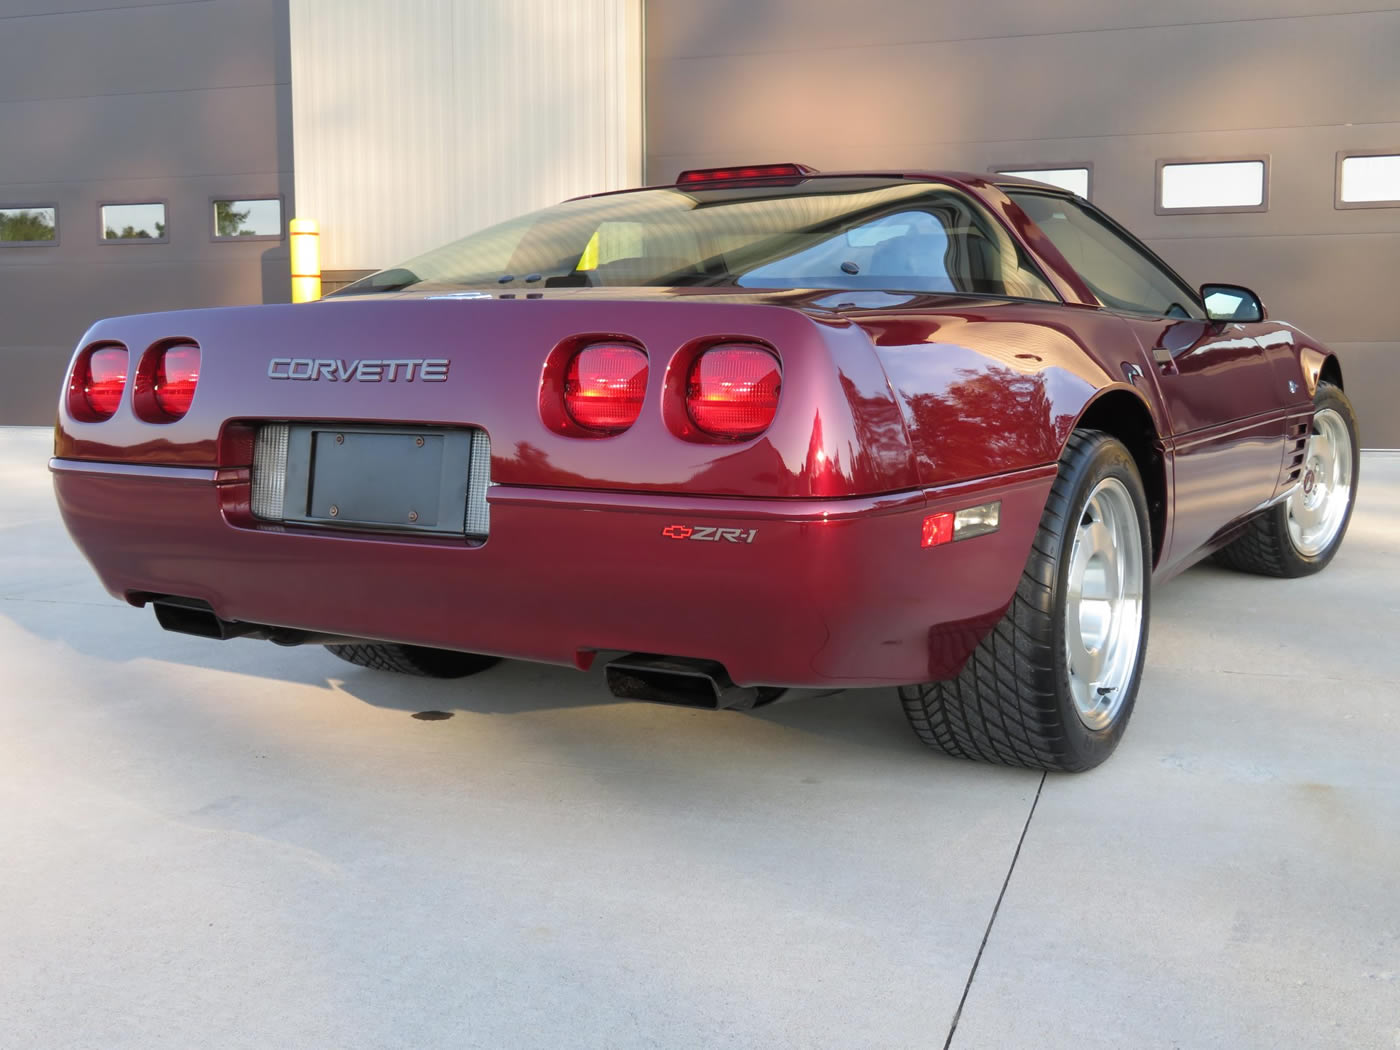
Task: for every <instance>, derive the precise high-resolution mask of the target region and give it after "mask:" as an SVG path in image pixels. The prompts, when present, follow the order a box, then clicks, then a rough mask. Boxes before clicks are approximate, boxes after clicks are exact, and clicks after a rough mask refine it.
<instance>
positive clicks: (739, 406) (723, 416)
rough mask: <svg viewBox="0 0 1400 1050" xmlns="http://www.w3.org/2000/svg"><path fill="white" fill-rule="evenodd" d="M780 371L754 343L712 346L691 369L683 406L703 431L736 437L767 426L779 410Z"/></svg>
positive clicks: (777, 365)
mask: <svg viewBox="0 0 1400 1050" xmlns="http://www.w3.org/2000/svg"><path fill="white" fill-rule="evenodd" d="M781 389H782V369H781V366H780V365H779V364H778V359H777V358H776V357H774V356H773V355H772V354H771V353H769V352H768V351H767V350H763V349H761V348H759V347H756V346H730V345H725V346H714V347H711V348H710V349H709V350H706V351H705V352H704V353H703V354H701V355H700V356H699V357H698V358H696V359H695V363H694V364H693V365H691V367H690V379H689V381H688V382H687V383H686V393H685V407H686V411H688V412H689V413H690V420H691V422H692V423H694V424H695V425H696V426H697V427H699V428H700V429H701V430H703V431H704V432H705V433H707V434H713V435H715V436H716V437H723V438H730V439H733V440H740V439H743V438H751V437H755V436H756V435H758V434H761V433H763V431H765V430H767V429H768V425H769V424H770V423H772V422H773V416H774V414H776V413H777V411H778V392H779V390H781Z"/></svg>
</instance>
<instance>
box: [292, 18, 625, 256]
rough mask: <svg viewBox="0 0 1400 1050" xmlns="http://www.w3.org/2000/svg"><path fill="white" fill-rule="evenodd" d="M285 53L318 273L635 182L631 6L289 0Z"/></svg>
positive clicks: (300, 181) (411, 251) (303, 201)
mask: <svg viewBox="0 0 1400 1050" xmlns="http://www.w3.org/2000/svg"><path fill="white" fill-rule="evenodd" d="M291 49H292V83H293V112H294V124H295V127H296V151H297V157H296V182H297V200H298V201H299V204H300V208H301V214H302V215H303V216H304V217H307V218H312V219H315V220H316V221H317V222H318V223H319V225H320V230H321V265H322V268H323V269H324V270H326V271H331V272H333V273H334V272H337V271H356V270H365V269H380V268H383V267H387V266H392V265H394V264H395V263H398V262H403V261H406V260H407V259H410V258H412V257H413V256H414V255H417V254H420V253H421V252H424V251H427V250H429V249H431V248H435V247H438V246H439V245H441V244H444V243H446V242H448V241H451V240H453V239H455V238H457V237H461V236H463V235H465V234H467V233H471V232H472V231H474V230H477V229H480V228H481V227H483V226H488V225H490V224H492V223H494V222H499V221H501V220H504V219H508V218H511V217H513V216H515V215H519V214H521V213H522V212H526V211H530V210H533V209H535V208H541V207H544V206H546V205H549V204H554V203H556V202H557V201H559V200H561V199H563V198H566V197H570V196H576V195H578V194H582V193H594V192H597V191H599V190H608V189H620V188H623V187H625V186H630V185H636V184H637V183H638V182H639V181H640V179H641V161H642V150H641V135H642V108H641V106H642V97H641V90H642V85H641V3H640V0H528V2H522V0H472V2H471V3H461V2H458V0H398V2H395V3H392V4H391V3H384V2H382V0H337V2H336V3H334V4H330V3H326V2H325V0H291ZM351 56H353V57H351Z"/></svg>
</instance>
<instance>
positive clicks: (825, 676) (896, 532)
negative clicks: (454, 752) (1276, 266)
mask: <svg viewBox="0 0 1400 1050" xmlns="http://www.w3.org/2000/svg"><path fill="white" fill-rule="evenodd" d="M50 466H51V469H52V470H53V473H54V485H55V490H56V493H57V496H58V503H59V507H60V509H61V511H62V513H63V517H64V520H65V522H66V523H67V526H68V529H69V531H70V533H71V534H72V536H73V539H74V540H75V542H76V543H77V544H78V546H79V548H80V549H81V550H82V551H83V553H84V554H85V555H86V556H87V558H88V560H89V561H91V563H92V564H93V567H94V568H95V569H96V570H97V572H98V574H99V576H100V577H101V579H102V582H103V584H104V585H105V586H106V588H107V589H108V591H110V592H111V593H112V594H113V595H115V596H117V597H119V598H123V599H125V600H127V601H131V602H133V603H136V604H140V603H143V602H145V601H147V600H149V599H150V598H151V597H153V596H161V595H174V596H179V597H182V598H195V599H200V600H202V601H205V602H207V603H208V604H209V606H210V607H211V608H212V609H213V611H214V612H215V613H216V614H217V615H218V616H219V617H221V618H223V619H225V620H236V621H247V622H251V623H259V624H272V625H276V626H280V627H288V628H295V629H300V630H306V631H312V632H317V633H323V634H336V635H347V636H353V637H362V638H370V639H379V640H384V641H397V642H406V643H411V644H416V645H427V646H437V647H442V648H453V649H463V650H468V651H472V652H480V653H490V654H495V655H500V656H506V657H513V658H518V659H526V660H539V661H544V662H549V663H560V664H579V665H580V666H587V663H588V661H589V659H590V654H591V653H592V652H594V651H599V650H602V651H616V650H622V651H635V652H649V653H659V654H665V655H668V656H683V657H696V658H703V659H708V660H715V661H718V662H719V663H721V664H723V665H724V667H725V668H726V669H727V670H728V672H729V674H730V676H731V677H732V678H733V680H734V681H735V682H736V683H738V684H740V685H779V686H861V685H890V684H898V683H911V682H919V681H926V680H929V679H932V678H940V677H947V676H949V675H951V674H955V673H956V672H957V670H958V668H959V667H960V666H961V665H962V663H963V662H964V660H965V659H966V656H967V655H968V653H969V652H970V651H971V648H972V647H973V646H975V644H976V643H977V641H978V640H979V639H980V638H981V637H982V636H983V635H984V634H985V632H986V631H987V630H988V629H989V628H990V626H991V625H992V624H993V623H995V622H996V620H997V618H998V617H999V616H1000V615H1001V613H1002V612H1003V611H1004V610H1005V608H1006V607H1007V605H1008V604H1009V602H1010V601H1011V598H1012V596H1013V594H1014V592H1015V588H1016V585H1017V582H1018V580H1019V578H1020V574H1021V570H1022V568H1023V566H1024V565H1025V559H1026V554H1027V552H1028V551H1029V549H1030V543H1031V540H1032V538H1033V536H1034V533H1035V529H1036V526H1037V524H1038V523H1039V520H1040V515H1041V511H1042V510H1043V508H1044V506H1045V501H1046V498H1047V496H1048V493H1049V489H1050V485H1051V484H1052V482H1053V480H1054V474H1055V471H1054V467H1053V466H1049V467H1042V468H1036V469H1033V470H1028V471H1021V472H1018V473H1016V474H1011V475H1005V476H1001V477H996V478H989V479H983V480H980V481H976V482H967V483H962V484H959V485H955V486H948V487H944V488H939V489H933V490H928V491H914V492H903V493H895V494H891V495H888V496H879V497H869V498H860V499H842V500H788V499H784V500H745V499H728V498H709V497H692V496H672V495H656V494H629V493H600V492H582V491H578V490H562V489H543V488H526V487H519V486H505V485H498V486H495V487H493V488H492V489H491V494H490V507H491V533H490V537H489V539H488V540H487V541H486V542H485V543H483V544H480V545H475V546H473V545H469V544H468V543H467V542H466V541H455V540H441V539H423V538H420V537H412V536H390V535H384V534H374V535H370V534H356V533H348V532H345V531H332V530H327V529H314V528H305V529H294V528H290V527H284V526H275V525H267V524H259V523H257V522H256V521H255V520H254V519H252V517H251V516H250V515H249V514H248V511H247V500H248V495H247V493H248V478H247V472H246V470H214V469H192V468H174V467H153V466H145V465H140V466H135V465H124V464H111V463H94V462H88V461H79V460H61V459H55V460H53V461H52V462H51V464H50ZM992 500H1000V501H1001V503H1002V510H1001V525H1000V528H999V530H998V531H997V532H995V533H992V534H989V535H984V536H979V537H976V538H973V539H968V540H965V541H959V542H954V543H949V544H946V545H943V546H938V547H933V548H923V547H922V546H921V545H920V538H921V526H922V522H923V518H924V517H925V515H928V514H932V513H935V512H937V511H942V510H956V509H958V508H960V507H967V506H972V505H975V504H980V503H985V502H990V501H992Z"/></svg>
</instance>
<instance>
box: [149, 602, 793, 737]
mask: <svg viewBox="0 0 1400 1050" xmlns="http://www.w3.org/2000/svg"><path fill="white" fill-rule="evenodd" d="M151 607H152V608H153V609H154V610H155V614H156V621H157V622H158V623H159V624H160V625H161V626H162V627H163V628H165V629H166V630H167V631H174V632H176V633H178V634H192V635H195V636H197V637H200V638H214V639H218V640H220V641H227V640H228V639H230V638H262V639H266V640H267V641H270V642H276V643H277V644H278V645H338V644H342V645H343V644H346V643H352V642H357V641H362V639H357V638H347V637H343V636H341V635H330V634H317V633H315V632H313V631H303V630H298V629H296V628H292V627H274V626H271V625H268V624H257V623H245V622H243V621H241V620H225V619H222V618H220V617H219V616H218V615H217V614H215V612H214V610H213V609H212V608H211V607H210V606H209V603H208V602H206V601H202V600H201V599H198V598H182V597H178V596H176V595H162V596H160V597H155V598H153V599H152V600H151ZM605 670H606V673H607V681H608V689H609V691H611V692H612V694H613V696H616V697H618V698H619V699H622V700H650V701H651V702H653V703H658V704H674V705H676V706H679V707H698V708H702V709H705V710H710V711H721V710H725V709H729V710H736V711H746V710H749V709H750V708H754V707H758V706H760V705H762V704H767V703H771V702H772V701H774V700H776V699H778V697H780V696H781V695H782V694H783V692H784V690H782V689H776V688H772V687H769V686H738V685H735V684H734V682H733V681H732V680H731V679H730V677H729V673H728V672H727V671H725V669H724V666H723V665H722V664H719V663H716V662H715V661H714V660H697V659H691V658H689V657H677V656H655V655H652V654H650V653H630V654H629V655H627V656H620V657H618V658H617V659H615V660H612V661H611V662H609V663H608V665H607V667H606V669H605Z"/></svg>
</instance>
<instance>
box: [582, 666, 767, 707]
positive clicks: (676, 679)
mask: <svg viewBox="0 0 1400 1050" xmlns="http://www.w3.org/2000/svg"><path fill="white" fill-rule="evenodd" d="M606 671H607V678H608V689H609V690H610V691H611V692H612V695H613V696H616V697H618V698H620V699H623V700H648V701H651V702H652V703H657V704H673V705H675V706H678V707H698V708H702V709H704V710H708V711H720V710H725V709H730V710H746V709H748V708H751V707H755V706H757V705H758V704H764V703H768V702H769V701H770V700H775V699H777V697H778V696H779V695H781V694H782V692H783V691H782V690H781V689H768V688H764V687H761V686H753V687H743V686H737V685H735V684H734V682H733V681H732V680H731V679H730V677H729V673H728V672H727V671H726V670H725V669H724V666H723V665H722V664H719V663H716V662H715V661H714V660H696V659H690V658H688V657H680V656H656V655H653V654H651V653H631V654H629V655H627V656H621V657H618V658H617V659H616V660H612V661H610V662H609V663H608V665H607V668H606Z"/></svg>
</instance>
